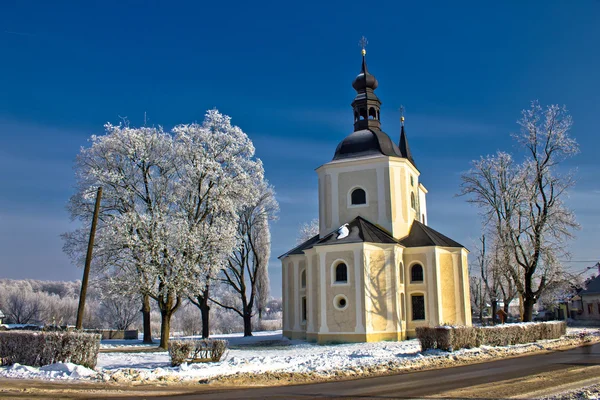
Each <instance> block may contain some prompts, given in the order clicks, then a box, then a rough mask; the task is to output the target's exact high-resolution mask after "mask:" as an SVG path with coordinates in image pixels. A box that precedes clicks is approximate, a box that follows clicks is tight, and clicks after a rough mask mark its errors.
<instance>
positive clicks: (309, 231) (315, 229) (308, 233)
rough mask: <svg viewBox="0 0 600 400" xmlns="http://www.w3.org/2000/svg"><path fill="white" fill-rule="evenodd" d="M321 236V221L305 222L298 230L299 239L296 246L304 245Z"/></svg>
mask: <svg viewBox="0 0 600 400" xmlns="http://www.w3.org/2000/svg"><path fill="white" fill-rule="evenodd" d="M318 234H319V220H318V219H316V218H315V219H313V220H311V221H310V222H305V223H303V224H302V225H300V229H298V237H297V238H296V244H302V243H304V242H306V241H307V240H308V239H310V238H312V237H313V236H315V235H318Z"/></svg>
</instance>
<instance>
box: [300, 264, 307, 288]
mask: <svg viewBox="0 0 600 400" xmlns="http://www.w3.org/2000/svg"><path fill="white" fill-rule="evenodd" d="M300 287H301V288H302V289H304V288H305V287H306V270H305V269H303V270H302V273H301V274H300Z"/></svg>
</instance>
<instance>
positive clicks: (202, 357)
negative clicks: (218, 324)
mask: <svg viewBox="0 0 600 400" xmlns="http://www.w3.org/2000/svg"><path fill="white" fill-rule="evenodd" d="M226 351H227V341H226V340H215V339H202V340H190V339H185V340H171V341H170V342H169V355H170V356H171V365H172V366H174V367H176V366H178V365H181V364H183V363H184V362H186V361H189V362H208V361H214V362H216V361H220V360H221V358H222V357H223V355H225V352H226Z"/></svg>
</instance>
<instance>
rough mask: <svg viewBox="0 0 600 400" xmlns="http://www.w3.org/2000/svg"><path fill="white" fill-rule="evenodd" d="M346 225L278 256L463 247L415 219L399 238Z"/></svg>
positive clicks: (362, 222) (361, 222)
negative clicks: (321, 249) (345, 248)
mask: <svg viewBox="0 0 600 400" xmlns="http://www.w3.org/2000/svg"><path fill="white" fill-rule="evenodd" d="M347 225H348V230H349V233H348V236H346V237H345V238H342V239H338V236H339V233H338V230H337V229H336V230H335V231H333V232H331V233H330V234H329V235H327V236H325V237H323V238H322V239H319V235H315V236H313V237H312V238H310V239H308V240H307V241H305V242H304V243H302V244H300V245H298V246H296V247H294V248H293V249H292V250H290V251H288V252H287V253H285V254H282V255H280V256H279V257H278V258H280V259H281V258H284V257H287V256H290V255H294V254H304V250H308V249H311V248H313V247H315V246H327V245H335V244H344V243H388V244H400V245H402V246H404V247H427V246H440V247H464V246H463V245H461V244H460V243H457V242H455V241H454V240H452V239H450V238H449V237H447V236H444V235H442V234H441V233H439V232H438V231H436V230H434V229H431V228H430V227H428V226H426V225H423V224H422V223H420V222H419V221H417V220H415V221H413V224H412V226H411V227H410V233H409V234H408V236H406V237H405V238H403V239H401V240H396V239H394V237H393V236H392V235H391V234H390V233H389V232H388V231H386V230H385V229H382V228H381V227H379V226H378V225H375V224H372V223H371V222H369V221H367V220H366V219H364V218H363V217H360V216H359V217H356V218H354V219H353V220H352V221H350V222H349V223H348V224H347ZM599 286H600V280H599ZM599 289H600V288H599Z"/></svg>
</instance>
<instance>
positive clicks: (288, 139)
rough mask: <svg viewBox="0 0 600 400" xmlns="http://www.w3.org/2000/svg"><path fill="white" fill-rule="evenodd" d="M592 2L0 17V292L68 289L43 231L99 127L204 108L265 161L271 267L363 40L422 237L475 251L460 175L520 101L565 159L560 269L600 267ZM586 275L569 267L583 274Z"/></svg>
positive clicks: (47, 8) (90, 11)
mask: <svg viewBox="0 0 600 400" xmlns="http://www.w3.org/2000/svg"><path fill="white" fill-rule="evenodd" d="M599 17H600V1H595V0H587V1H586V0H582V1H577V2H566V1H558V0H557V1H534V0H532V1H528V2H521V1H502V2H481V1H473V2H469V1H459V2H445V1H424V2H404V1H394V2H391V1H390V2H364V1H361V2H350V1H344V2H333V1H332V2H323V1H321V2H313V1H302V2H279V1H277V2H241V1H240V2H191V1H190V2H184V1H178V2H168V3H167V2H161V3H160V4H159V2H158V1H157V2H154V1H103V2H75V1H61V2H47V1H38V2H34V1H26V0H22V1H15V0H8V1H3V2H1V4H0V54H1V62H0V183H1V189H0V239H1V240H0V254H2V256H1V257H0V278H36V279H78V278H80V276H81V270H80V269H78V268H77V267H76V266H73V265H71V264H70V262H69V260H68V259H67V258H66V257H65V256H64V255H63V254H62V249H61V248H62V243H61V240H60V238H59V234H60V233H62V232H65V231H67V230H69V229H72V228H73V225H72V224H71V223H70V221H69V217H68V214H67V212H66V211H65V204H66V202H67V200H68V198H69V196H70V195H71V193H72V190H73V189H72V187H73V184H74V175H73V170H72V166H73V160H74V158H75V156H76V154H77V152H78V151H79V148H80V147H81V146H86V145H87V139H88V137H89V136H90V135H91V134H101V133H102V125H103V124H104V123H105V122H107V121H110V122H113V123H117V122H119V120H120V117H127V118H128V119H129V120H130V121H132V123H133V124H141V123H142V122H143V118H144V113H146V114H147V116H148V120H149V121H148V122H149V123H150V124H160V125H163V126H165V127H166V128H170V127H172V126H173V125H175V124H178V123H186V122H192V121H200V120H202V118H203V115H204V112H205V110H207V109H209V108H213V107H216V108H218V109H219V110H220V111H222V112H223V113H226V114H228V115H230V116H232V118H233V122H234V123H235V124H236V125H239V126H240V127H241V128H242V129H243V130H244V131H245V132H247V133H248V135H249V136H250V137H251V139H252V140H253V141H254V144H255V146H256V149H257V155H258V156H259V157H260V158H261V159H262V160H263V161H264V164H265V168H266V173H267V177H268V179H269V180H270V181H271V183H272V184H273V185H274V186H275V188H276V190H277V193H278V199H279V201H280V206H281V213H280V219H279V221H278V222H277V223H275V224H274V226H273V249H272V251H273V256H274V257H273V260H272V263H271V280H272V293H273V294H274V295H276V296H278V295H280V293H281V288H280V279H281V270H280V266H279V264H278V262H277V260H276V258H275V257H276V256H277V255H279V254H281V253H283V252H285V251H286V250H288V249H289V248H290V247H292V246H293V245H294V243H295V236H296V231H297V229H298V226H299V225H300V224H301V223H302V222H305V221H308V220H310V219H312V218H315V217H316V216H317V206H318V205H317V195H316V193H317V185H316V173H315V172H314V169H315V168H317V167H318V166H320V165H321V164H323V163H325V162H327V161H329V160H330V159H331V158H332V156H333V153H334V150H335V147H336V145H337V143H338V142H339V141H341V140H342V139H343V138H344V137H345V136H346V135H348V134H349V133H350V132H351V131H352V110H351V108H350V102H351V101H352V99H353V97H354V91H353V89H352V87H351V82H352V80H353V79H354V77H355V76H356V74H357V73H358V72H359V69H360V49H359V47H358V45H357V43H358V40H359V39H360V37H361V36H363V35H364V36H366V37H367V38H368V40H369V45H368V48H367V51H368V55H367V59H368V64H369V70H370V71H371V72H372V73H373V74H374V75H375V76H376V77H377V79H378V80H379V88H378V89H377V94H378V96H379V98H380V99H381V100H382V102H383V107H382V111H381V119H382V123H383V129H384V130H385V131H386V132H387V133H388V134H389V135H390V136H391V137H393V138H394V139H395V140H397V138H398V136H399V133H398V131H399V123H398V118H399V114H398V111H397V109H398V108H399V106H400V105H401V104H403V105H404V106H405V108H406V129H407V133H408V137H409V141H410V146H411V149H412V151H413V154H414V157H415V160H416V162H417V165H418V166H419V168H420V171H421V182H423V183H424V184H425V186H426V187H427V188H428V190H429V194H428V211H429V223H430V225H431V226H432V227H433V228H435V229H437V230H439V231H441V232H442V233H444V234H446V235H448V236H450V237H452V238H454V239H455V240H457V241H459V242H461V243H463V244H465V245H466V246H467V247H473V242H474V241H475V240H476V237H477V236H478V234H479V231H480V223H479V220H478V218H477V214H476V210H475V209H473V208H472V207H471V206H469V205H468V204H466V203H465V200H464V199H463V198H456V197H455V194H456V193H457V192H458V185H459V183H460V174H461V173H462V172H463V171H465V170H466V169H468V168H469V162H470V160H472V159H475V158H478V157H479V156H481V155H485V154H490V153H494V152H495V151H496V150H497V149H503V150H506V151H511V152H512V151H515V148H514V144H513V142H512V141H511V139H510V133H511V132H514V131H515V130H517V129H518V126H517V125H516V120H517V119H518V118H519V117H520V110H521V109H523V108H527V107H528V105H529V102H530V101H531V100H535V99H538V100H539V101H540V103H541V104H550V103H559V104H565V105H566V106H567V107H568V108H569V110H570V112H571V114H572V115H573V118H574V121H575V125H574V127H573V131H572V134H573V136H575V138H576V139H577V140H578V142H579V143H580V145H581V150H582V151H581V154H580V155H578V156H577V157H575V158H573V159H572V160H569V162H568V163H567V164H566V165H565V167H568V168H575V167H576V168H578V175H577V176H578V184H577V186H576V188H575V190H573V191H572V192H571V196H570V198H569V199H568V204H569V205H570V206H571V207H573V208H574V210H575V211H576V213H577V216H578V220H579V222H580V223H581V225H582V230H581V231H579V232H578V233H577V239H576V240H575V241H574V242H573V243H572V254H573V260H577V261H579V260H597V259H598V258H600V254H599V252H600V251H599V250H598V248H599V246H598V238H599V237H600V213H599V212H598V211H599V208H598V204H600V182H599V179H598V178H599V177H600V160H599V159H598V157H597V149H598V147H599V146H600V139H599V137H600V136H599V135H598V129H597V125H598V116H599V115H600V74H598V71H600V52H599V51H598V43H599V41H600V24H598V20H599ZM591 264H593V262H590V263H574V262H571V263H569V265H571V266H573V269H574V270H577V271H579V270H582V269H583V268H584V267H585V266H588V265H591Z"/></svg>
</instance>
